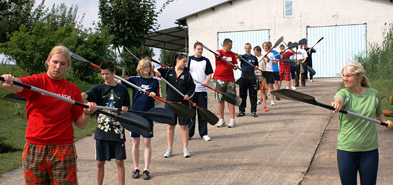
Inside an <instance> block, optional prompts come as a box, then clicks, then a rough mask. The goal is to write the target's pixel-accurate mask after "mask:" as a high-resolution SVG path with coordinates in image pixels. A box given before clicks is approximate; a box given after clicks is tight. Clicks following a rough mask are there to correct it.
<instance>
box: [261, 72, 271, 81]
mask: <svg viewBox="0 0 393 185" xmlns="http://www.w3.org/2000/svg"><path fill="white" fill-rule="evenodd" d="M261 72H262V76H263V77H264V78H266V79H269V78H271V77H272V73H269V72H268V71H261Z"/></svg>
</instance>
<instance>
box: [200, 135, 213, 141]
mask: <svg viewBox="0 0 393 185" xmlns="http://www.w3.org/2000/svg"><path fill="white" fill-rule="evenodd" d="M202 139H203V140H205V141H210V140H212V139H211V138H210V137H209V136H208V135H204V136H203V137H202Z"/></svg>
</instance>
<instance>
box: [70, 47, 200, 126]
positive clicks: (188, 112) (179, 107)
mask: <svg viewBox="0 0 393 185" xmlns="http://www.w3.org/2000/svg"><path fill="white" fill-rule="evenodd" d="M70 53H71V57H72V58H75V59H76V60H79V61H82V62H86V63H89V64H90V65H92V66H93V67H95V68H97V69H100V67H99V66H97V65H96V64H94V63H92V62H90V61H88V60H86V59H84V58H83V57H81V56H79V55H78V54H76V53H73V52H71V51H70ZM115 78H117V79H119V80H121V81H122V82H123V83H125V84H128V85H129V86H131V87H133V88H135V89H138V91H141V92H144V93H146V94H147V95H150V92H148V91H146V90H144V89H142V88H141V87H138V86H136V85H135V84H132V83H131V82H129V81H127V80H124V79H123V78H121V77H119V76H117V75H115ZM154 98H155V99H157V100H159V101H161V102H163V103H165V104H166V105H167V106H168V107H169V109H171V110H172V111H173V112H174V113H175V114H177V115H178V116H180V117H183V118H185V119H191V118H192V117H194V114H195V111H194V110H192V109H191V108H189V107H187V106H185V105H183V104H179V103H177V102H167V101H165V100H163V99H162V98H160V97H158V96H154Z"/></svg>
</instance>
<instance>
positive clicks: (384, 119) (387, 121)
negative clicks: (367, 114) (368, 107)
mask: <svg viewBox="0 0 393 185" xmlns="http://www.w3.org/2000/svg"><path fill="white" fill-rule="evenodd" d="M376 118H377V120H379V121H382V122H385V123H387V124H389V125H388V127H386V129H389V128H393V122H392V121H390V120H386V118H385V116H384V115H383V114H380V115H376Z"/></svg>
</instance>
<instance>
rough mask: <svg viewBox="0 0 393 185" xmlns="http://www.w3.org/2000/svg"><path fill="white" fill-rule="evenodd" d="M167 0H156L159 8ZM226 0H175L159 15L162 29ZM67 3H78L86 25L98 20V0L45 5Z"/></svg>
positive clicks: (66, 0)
mask: <svg viewBox="0 0 393 185" xmlns="http://www.w3.org/2000/svg"><path fill="white" fill-rule="evenodd" d="M166 1H167V0H156V2H157V3H156V8H157V10H158V9H160V8H161V7H162V4H163V3H164V2H166ZM224 1H226V0H175V1H174V2H171V3H170V4H169V5H168V6H167V7H166V8H165V9H164V11H163V12H162V14H160V15H159V16H158V23H159V24H160V29H165V28H169V27H173V26H176V25H175V24H174V22H175V20H176V19H178V18H182V17H184V16H186V15H189V14H192V13H194V12H196V11H199V10H203V9H206V8H209V7H211V6H213V5H216V4H218V3H221V2H224ZM41 2H42V1H41V0H36V5H38V4H40V3H41ZM63 2H64V3H65V4H66V6H67V7H71V6H72V5H78V15H79V16H80V17H81V16H82V15H83V14H85V17H84V19H83V24H84V27H92V23H93V22H98V2H99V1H98V0H88V1H86V0H84V1H81V0H46V1H45V5H46V7H48V8H51V7H52V5H53V4H56V5H59V4H61V3H63Z"/></svg>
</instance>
